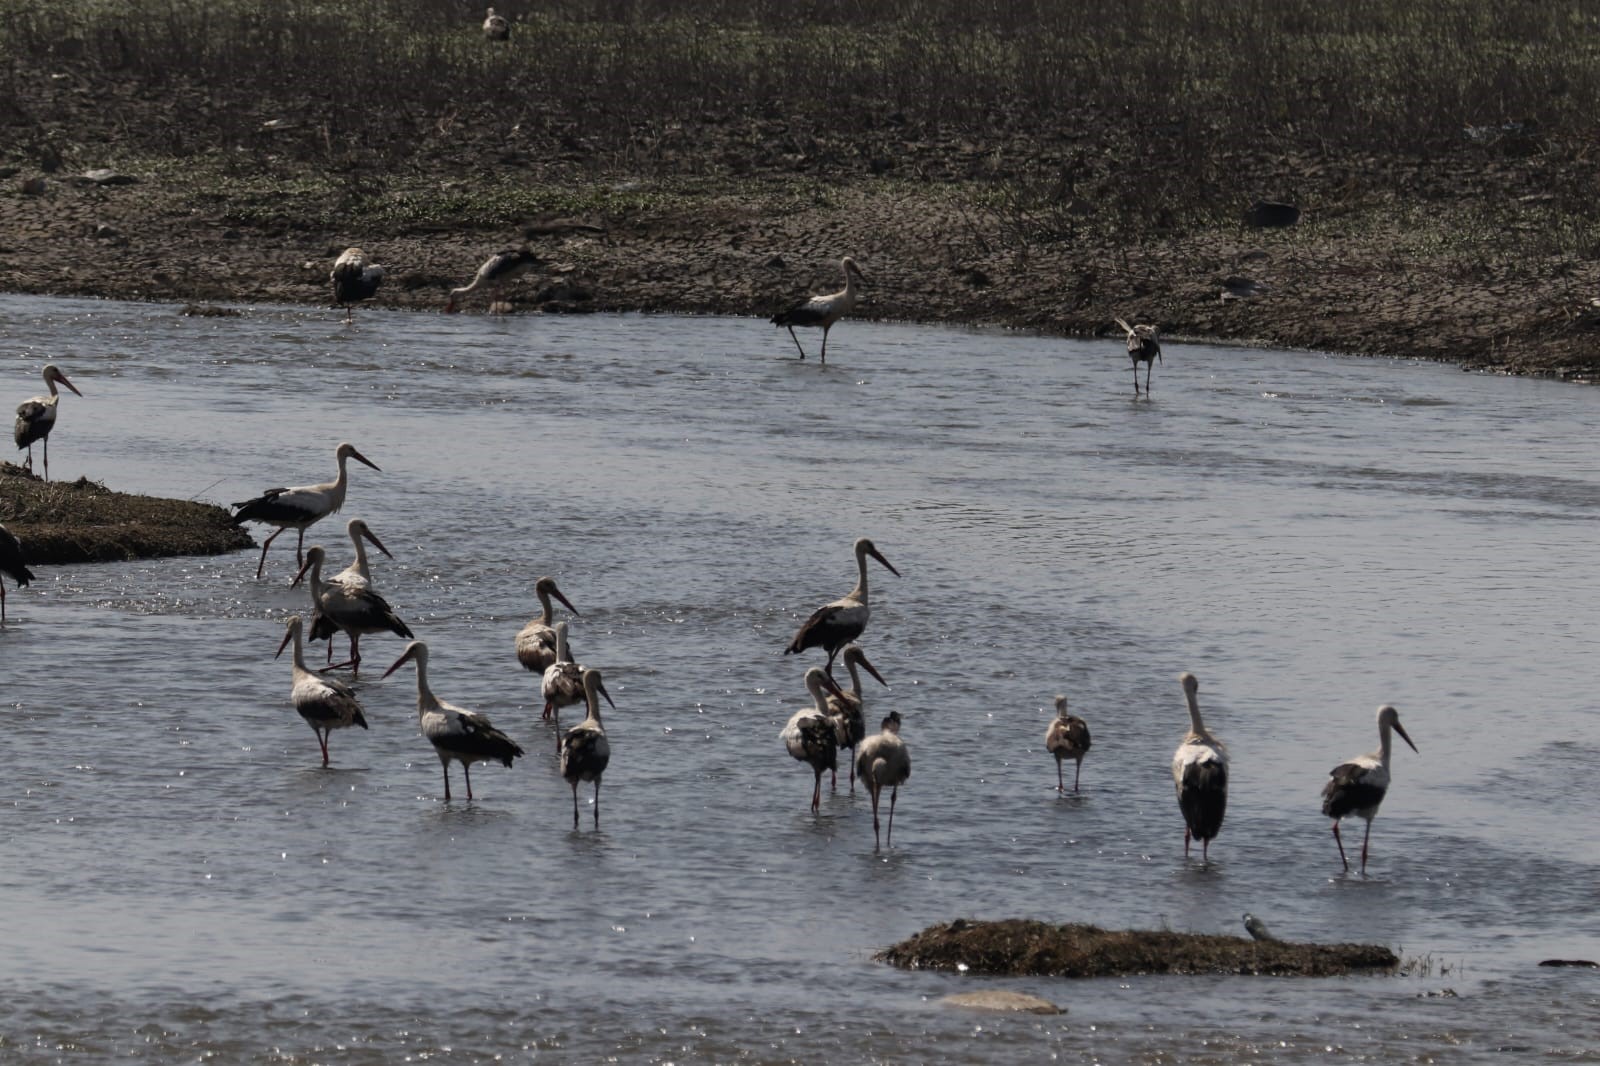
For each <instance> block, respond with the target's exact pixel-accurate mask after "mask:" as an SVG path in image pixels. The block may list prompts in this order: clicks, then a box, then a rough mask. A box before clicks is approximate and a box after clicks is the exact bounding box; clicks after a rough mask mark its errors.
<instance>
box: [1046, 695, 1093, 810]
mask: <svg viewBox="0 0 1600 1066" xmlns="http://www.w3.org/2000/svg"><path fill="white" fill-rule="evenodd" d="M1089 743H1090V739H1089V723H1088V722H1085V721H1084V720H1083V719H1082V718H1079V717H1078V716H1077V715H1074V714H1068V713H1067V698H1066V697H1065V696H1057V697H1056V716H1055V717H1054V718H1052V719H1051V720H1050V728H1048V729H1046V730H1045V731H1044V748H1045V750H1046V751H1048V752H1049V753H1050V754H1051V755H1054V756H1055V757H1056V791H1057V792H1065V791H1066V790H1067V784H1066V782H1065V781H1064V780H1063V779H1062V776H1061V763H1062V760H1064V759H1071V760H1072V761H1073V762H1075V763H1077V764H1078V766H1077V769H1075V770H1074V771H1073V772H1072V791H1074V792H1076V791H1078V777H1079V775H1081V774H1082V773H1083V757H1084V756H1085V755H1087V754H1089Z"/></svg>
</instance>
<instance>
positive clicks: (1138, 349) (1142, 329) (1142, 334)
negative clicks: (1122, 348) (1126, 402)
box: [1117, 318, 1161, 396]
mask: <svg viewBox="0 0 1600 1066" xmlns="http://www.w3.org/2000/svg"><path fill="white" fill-rule="evenodd" d="M1117 325H1119V326H1121V327H1122V329H1123V332H1125V333H1127V335H1128V358H1129V359H1131V360H1133V394H1134V395H1135V396H1137V395H1139V364H1140V363H1143V364H1144V391H1145V395H1146V396H1148V395H1149V394H1150V371H1152V370H1154V369H1155V368H1156V360H1157V359H1160V358H1161V342H1160V341H1158V340H1157V339H1156V334H1157V333H1158V332H1159V331H1158V330H1157V329H1156V327H1154V326H1130V325H1128V324H1127V323H1126V322H1124V321H1122V319H1120V318H1119V319H1117Z"/></svg>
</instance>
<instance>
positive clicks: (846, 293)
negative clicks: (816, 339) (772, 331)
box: [772, 255, 867, 366]
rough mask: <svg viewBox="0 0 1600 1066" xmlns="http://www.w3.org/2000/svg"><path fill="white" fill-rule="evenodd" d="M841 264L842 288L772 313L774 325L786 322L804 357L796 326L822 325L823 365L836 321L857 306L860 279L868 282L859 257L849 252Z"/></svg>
mask: <svg viewBox="0 0 1600 1066" xmlns="http://www.w3.org/2000/svg"><path fill="white" fill-rule="evenodd" d="M839 265H840V266H841V267H842V268H843V269H844V288H842V289H840V290H839V291H838V292H830V293H828V294H827V295H826V296H812V297H810V298H809V299H806V300H802V301H801V302H800V303H797V304H795V305H794V306H793V307H791V308H789V309H788V310H787V311H779V312H778V313H777V314H775V315H773V316H772V324H773V325H774V326H785V327H787V328H788V330H789V337H790V339H791V340H793V341H794V346H795V348H796V349H798V350H799V352H800V358H801V359H804V358H805V357H806V350H805V349H804V348H802V347H801V346H800V338H799V337H796V336H795V335H794V327H796V326H821V327H822V360H821V361H822V365H823V366H827V365H828V331H829V330H830V329H832V328H833V324H834V323H835V322H837V321H839V319H841V318H843V317H844V316H845V315H847V314H849V313H850V311H851V310H852V309H853V308H854V307H855V306H856V301H857V300H859V299H860V294H859V293H857V292H856V282H858V281H859V282H861V283H862V284H866V280H867V279H866V278H864V277H862V275H861V270H860V268H859V267H857V266H856V261H855V260H854V259H851V258H850V257H849V256H848V255H847V256H845V257H844V258H843V259H841V260H839Z"/></svg>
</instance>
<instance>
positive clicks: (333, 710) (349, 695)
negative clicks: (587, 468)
mask: <svg viewBox="0 0 1600 1066" xmlns="http://www.w3.org/2000/svg"><path fill="white" fill-rule="evenodd" d="M284 627H285V628H286V629H287V630H288V632H287V633H285V634H284V635H283V643H281V644H279V645H278V654H277V655H274V656H273V658H274V659H276V658H278V657H279V656H281V655H282V654H283V649H284V648H286V647H288V645H289V642H290V641H293V642H294V659H293V660H292V663H291V671H292V673H293V677H294V683H293V685H292V686H291V687H290V689H289V699H290V700H291V701H293V703H294V709H295V711H296V712H297V713H298V714H299V715H300V717H301V718H304V719H305V721H306V725H308V726H310V727H311V731H312V732H313V733H315V734H316V735H317V746H318V747H320V748H321V749H322V765H323V766H327V765H328V734H330V733H332V732H333V731H334V730H335V729H348V728H349V727H350V726H353V725H358V726H360V727H361V728H362V729H365V728H367V717H366V715H364V714H362V713H361V704H360V703H359V702H357V700H356V692H355V689H353V688H351V687H350V686H349V685H347V684H345V683H344V682H343V681H334V680H330V679H329V678H325V677H321V676H319V675H317V674H314V673H312V672H311V671H310V670H308V669H306V660H305V654H304V651H303V649H302V647H301V643H300V640H301V637H300V616H299V615H297V614H292V615H290V616H289V617H288V618H287V619H285V620H284Z"/></svg>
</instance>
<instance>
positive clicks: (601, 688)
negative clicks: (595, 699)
mask: <svg viewBox="0 0 1600 1066" xmlns="http://www.w3.org/2000/svg"><path fill="white" fill-rule="evenodd" d="M563 602H565V601H563ZM594 690H595V691H596V692H598V693H600V695H602V696H604V697H605V698H606V702H607V703H609V704H611V709H612V710H616V709H617V705H616V703H615V702H613V700H612V699H611V693H609V692H607V691H606V683H605V682H604V681H602V682H600V683H599V684H598V685H596V686H595V687H594Z"/></svg>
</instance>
